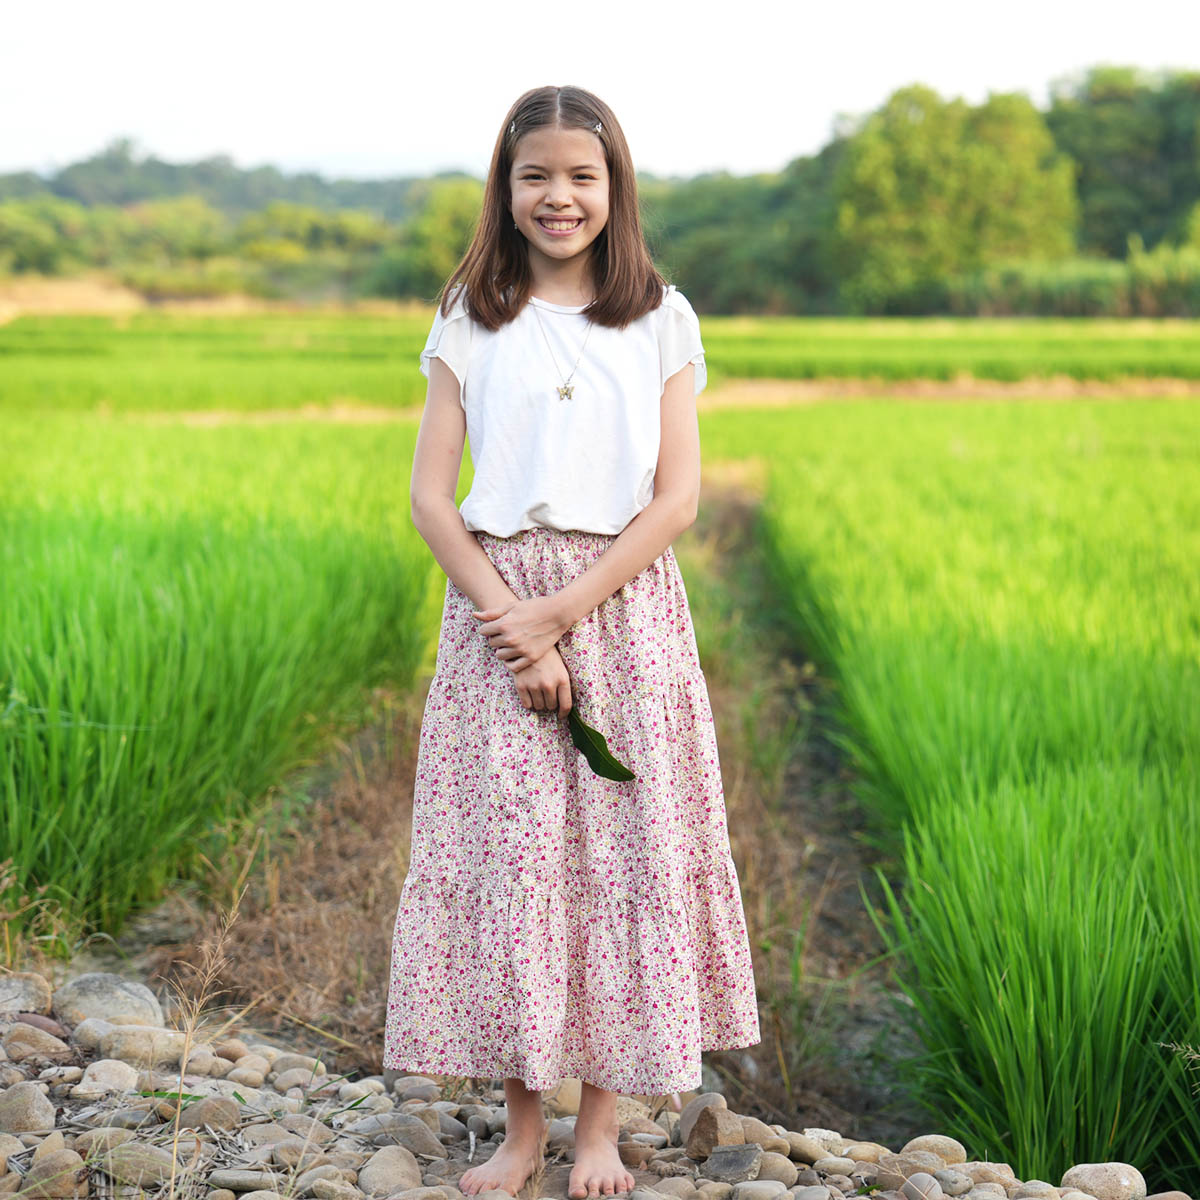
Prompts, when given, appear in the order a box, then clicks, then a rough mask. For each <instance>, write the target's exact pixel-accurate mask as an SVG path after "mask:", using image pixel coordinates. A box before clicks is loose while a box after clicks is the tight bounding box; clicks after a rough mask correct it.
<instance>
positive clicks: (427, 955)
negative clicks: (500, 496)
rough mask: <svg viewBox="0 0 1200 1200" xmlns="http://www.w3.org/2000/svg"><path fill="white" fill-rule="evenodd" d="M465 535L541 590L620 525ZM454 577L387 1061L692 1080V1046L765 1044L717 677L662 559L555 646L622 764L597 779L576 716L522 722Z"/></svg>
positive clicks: (469, 1073)
mask: <svg viewBox="0 0 1200 1200" xmlns="http://www.w3.org/2000/svg"><path fill="white" fill-rule="evenodd" d="M474 536H475V537H476V538H477V539H478V541H479V543H480V545H481V546H482V547H483V549H484V550H485V552H486V553H487V555H488V557H489V558H490V559H491V561H492V562H493V563H494V564H495V566H496V569H497V570H498V571H499V572H500V574H501V576H502V577H503V578H504V580H505V581H506V582H507V584H508V585H509V587H511V588H512V590H513V592H514V593H515V594H516V595H517V596H518V597H521V598H522V599H524V598H526V597H529V596H535V595H547V594H550V593H552V592H554V591H557V590H558V589H559V588H561V587H563V586H564V585H565V584H567V583H569V582H570V581H571V580H572V579H573V578H575V577H576V576H577V575H579V574H581V573H582V572H583V571H585V570H586V569H587V568H588V567H589V566H590V565H591V564H592V563H593V562H594V561H595V560H596V559H597V558H599V557H600V555H601V554H603V553H604V551H605V550H606V549H607V548H608V547H609V546H610V545H611V544H612V542H613V541H614V540H615V538H616V536H617V535H615V534H602V533H592V532H587V531H583V530H569V531H562V530H557V529H551V528H546V527H542V526H535V527H534V528H532V529H525V530H521V531H520V532H518V533H516V534H515V535H513V536H512V537H509V538H501V537H497V536H495V535H493V534H490V533H487V532H485V531H475V534H474ZM473 607H474V605H473V603H472V602H471V600H470V599H469V598H468V597H467V596H466V595H464V594H463V593H462V592H461V591H460V590H459V589H458V588H457V587H456V586H455V585H454V584H453V583H452V582H451V581H450V580H447V581H446V599H445V604H444V608H443V615H442V627H441V634H440V637H439V642H438V652H437V665H436V668H435V673H434V678H433V680H432V682H431V684H430V688H429V694H428V697H427V699H426V702H425V710H424V717H423V721H422V725H421V736H420V745H419V749H418V756H417V772H416V783H415V790H414V800H413V825H412V848H411V855H410V864H409V870H408V874H407V876H406V878H405V881H404V886H403V889H402V892H401V896H400V904H399V910H398V912H397V915H396V924H395V936H394V940H393V945H392V959H391V979H390V987H389V993H388V1005H387V1018H386V1032H385V1043H384V1055H383V1065H384V1066H385V1067H391V1068H398V1069H403V1070H410V1071H429V1072H432V1073H435V1074H439V1075H448V1076H458V1077H477V1078H487V1079H502V1078H505V1077H508V1076H512V1077H516V1078H520V1079H522V1080H523V1081H524V1083H525V1085H526V1086H527V1087H529V1088H533V1089H539V1090H540V1089H546V1088H552V1087H554V1086H556V1085H557V1084H558V1082H559V1081H560V1080H561V1079H563V1078H573V1079H580V1080H582V1081H584V1082H587V1083H591V1084H593V1085H595V1086H597V1087H602V1088H607V1089H609V1090H610V1091H615V1092H620V1093H624V1094H631V1095H666V1094H670V1093H671V1092H676V1091H684V1090H687V1089H690V1088H695V1087H699V1086H700V1061H701V1059H700V1055H701V1051H703V1050H720V1049H731V1048H734V1047H739V1046H752V1045H755V1044H756V1043H757V1042H758V1041H759V1040H760V1034H759V1025H758V1007H757V1003H756V998H755V987H754V974H753V969H752V965H751V957H750V947H749V942H748V938H747V934H746V924H745V918H744V913H743V908H742V899H741V892H740V890H739V885H738V877H737V871H736V869H735V867H734V863H733V859H732V857H731V855H730V849H729V832H728V827H727V825H726V816H725V801H724V793H723V790H722V783H721V770H720V763H719V760H718V757H717V743H716V734H715V730H714V726H713V719H712V710H711V708H710V706H709V697H708V687H707V683H706V681H705V678H704V674H703V672H702V670H701V667H700V661H699V655H698V653H697V649H696V636H695V632H694V629H693V625H692V619H691V614H690V612H689V609H688V602H687V594H686V592H685V590H684V584H683V578H682V576H681V575H680V572H679V567H678V565H677V563H676V559H675V554H674V551H673V550H672V549H671V548H670V547H668V549H667V550H666V551H665V553H663V554H662V555H661V556H660V557H659V558H658V559H657V560H656V561H655V562H653V563H652V564H651V565H650V566H648V567H647V568H646V569H645V570H644V571H642V572H641V573H640V574H638V575H637V576H635V577H634V578H633V579H631V580H630V581H629V582H628V583H627V584H625V585H624V587H622V588H620V589H619V590H618V591H617V592H615V593H613V595H612V596H610V597H609V598H608V599H607V600H605V601H604V602H603V603H601V604H600V605H599V606H598V607H597V608H596V609H595V610H594V611H593V612H591V613H590V614H589V615H588V616H587V617H585V618H584V619H583V620H581V621H579V622H577V623H576V624H575V625H574V626H573V627H572V628H571V629H570V630H569V631H568V632H567V633H566V634H565V635H564V636H563V637H562V639H561V640H560V641H559V652H560V653H561V655H562V658H563V661H564V662H565V664H566V666H567V670H568V671H569V673H570V675H571V681H572V685H573V689H574V695H575V703H576V704H577V705H578V706H579V712H580V715H581V716H583V717H584V719H585V720H587V722H588V723H589V724H591V725H594V726H595V727H596V728H597V729H599V730H600V731H601V732H602V733H603V734H604V735H605V737H606V738H607V740H608V745H609V749H610V750H611V751H612V752H613V753H614V754H615V755H616V756H617V758H618V759H620V760H621V761H622V762H623V763H625V764H626V765H627V766H628V767H629V768H630V769H631V770H632V771H633V772H634V775H635V778H634V779H633V780H630V781H627V782H613V781H611V780H607V779H603V778H601V777H600V776H598V775H595V774H594V773H593V772H592V770H591V768H590V767H589V766H588V765H587V761H586V760H585V759H584V758H583V756H582V755H581V754H580V753H579V751H578V750H577V749H576V748H575V746H574V744H573V743H572V741H571V735H570V731H569V729H568V726H567V722H566V720H565V718H561V717H559V716H558V714H557V713H553V712H540V711H537V710H530V709H526V708H525V707H524V706H523V705H522V704H521V701H520V697H519V695H518V693H517V689H516V685H515V683H514V682H513V676H512V675H511V673H510V672H509V671H508V668H507V667H506V666H505V665H504V663H503V662H502V660H501V659H499V658H497V657H496V653H495V651H494V650H493V649H492V647H491V646H490V645H489V644H488V643H487V641H486V639H485V638H484V637H483V636H482V635H481V634H480V633H479V631H478V622H477V621H476V620H475V619H474V618H473V617H472V616H471V611H472V609H473Z"/></svg>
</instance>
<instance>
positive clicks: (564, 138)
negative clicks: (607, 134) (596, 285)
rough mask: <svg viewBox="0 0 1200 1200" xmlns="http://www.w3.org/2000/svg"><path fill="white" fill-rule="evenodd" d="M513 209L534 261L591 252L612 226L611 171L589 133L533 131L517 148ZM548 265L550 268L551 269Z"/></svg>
mask: <svg viewBox="0 0 1200 1200" xmlns="http://www.w3.org/2000/svg"><path fill="white" fill-rule="evenodd" d="M509 188H510V191H511V195H512V202H511V204H510V208H511V210H512V215H513V220H515V221H516V223H517V228H518V229H520V231H521V232H522V233H523V234H524V235H525V237H526V239H527V240H528V242H529V253H530V255H531V256H536V255H541V256H543V257H544V258H545V259H547V260H554V261H555V262H557V263H562V262H564V261H566V260H568V259H572V258H574V257H575V256H576V255H579V254H583V253H585V252H587V250H588V248H589V247H590V246H591V244H592V243H593V242H594V241H595V240H596V238H597V237H598V236H599V234H600V231H601V230H602V229H603V228H604V226H605V225H606V224H607V223H608V166H607V165H606V163H605V160H604V146H603V144H602V143H601V141H600V138H599V137H598V136H597V135H596V134H595V133H593V132H592V131H591V130H590V129H558V128H553V127H546V128H542V129H534V130H531V131H530V132H529V133H527V134H525V135H524V137H522V138H521V140H520V141H519V142H518V143H517V146H516V150H515V152H514V155H513V166H512V170H511V171H510V173H509ZM547 265H549V264H547Z"/></svg>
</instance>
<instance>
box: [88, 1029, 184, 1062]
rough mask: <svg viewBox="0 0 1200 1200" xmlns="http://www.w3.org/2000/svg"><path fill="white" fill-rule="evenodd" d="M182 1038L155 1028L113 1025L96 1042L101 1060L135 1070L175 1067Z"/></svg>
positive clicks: (165, 1030) (175, 1032) (166, 1030)
mask: <svg viewBox="0 0 1200 1200" xmlns="http://www.w3.org/2000/svg"><path fill="white" fill-rule="evenodd" d="M184 1043H185V1035H184V1034H183V1033H181V1032H180V1031H179V1030H177V1029H163V1028H161V1027H160V1026H157V1025H114V1026H113V1027H112V1028H111V1029H110V1030H109V1031H108V1032H107V1033H106V1034H104V1036H103V1037H101V1039H100V1053H101V1054H102V1055H103V1056H104V1057H105V1058H119V1059H120V1060H121V1061H122V1062H127V1063H132V1064H133V1065H134V1066H135V1067H156V1066H159V1065H162V1066H175V1065H176V1064H177V1063H178V1062H179V1059H180V1056H181V1055H182V1054H183V1051H184Z"/></svg>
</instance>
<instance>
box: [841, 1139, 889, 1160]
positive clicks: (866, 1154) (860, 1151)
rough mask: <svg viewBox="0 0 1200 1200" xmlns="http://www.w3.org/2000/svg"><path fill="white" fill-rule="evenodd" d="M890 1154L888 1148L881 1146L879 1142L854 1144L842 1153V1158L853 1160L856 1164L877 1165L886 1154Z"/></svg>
mask: <svg viewBox="0 0 1200 1200" xmlns="http://www.w3.org/2000/svg"><path fill="white" fill-rule="evenodd" d="M890 1153H891V1151H890V1150H889V1149H888V1148H887V1147H886V1146H881V1145H880V1144H879V1143H878V1142H852V1143H851V1144H850V1145H849V1146H847V1147H846V1148H845V1149H844V1150H843V1151H842V1154H841V1157H842V1158H849V1159H852V1160H853V1161H854V1162H869V1163H877V1162H878V1161H879V1159H880V1158H881V1157H882V1156H883V1155H884V1154H890Z"/></svg>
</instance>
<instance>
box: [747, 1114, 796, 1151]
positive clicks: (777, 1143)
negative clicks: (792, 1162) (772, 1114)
mask: <svg viewBox="0 0 1200 1200" xmlns="http://www.w3.org/2000/svg"><path fill="white" fill-rule="evenodd" d="M739 1119H740V1120H741V1122H742V1133H743V1135H744V1136H745V1140H746V1141H748V1142H755V1143H757V1144H758V1145H759V1146H761V1147H762V1148H763V1149H764V1150H774V1151H776V1152H777V1153H780V1154H786V1153H787V1152H788V1140H787V1138H783V1137H780V1136H779V1134H777V1133H776V1132H775V1130H773V1129H772V1128H771V1127H770V1125H767V1124H765V1123H764V1122H762V1121H760V1120H759V1119H758V1118H757V1117H741V1118H739Z"/></svg>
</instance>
